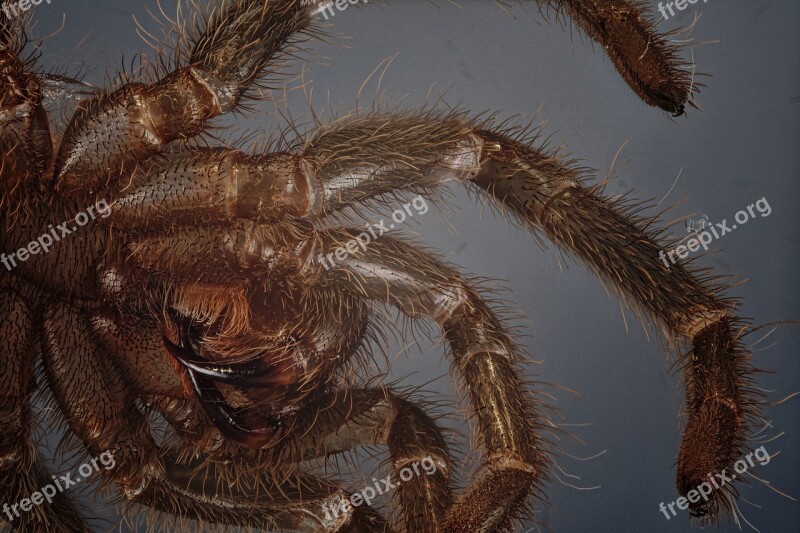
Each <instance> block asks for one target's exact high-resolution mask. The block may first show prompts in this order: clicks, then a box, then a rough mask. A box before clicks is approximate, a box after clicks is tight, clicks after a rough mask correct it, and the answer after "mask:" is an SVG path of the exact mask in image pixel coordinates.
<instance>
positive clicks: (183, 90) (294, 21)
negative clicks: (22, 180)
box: [55, 0, 310, 192]
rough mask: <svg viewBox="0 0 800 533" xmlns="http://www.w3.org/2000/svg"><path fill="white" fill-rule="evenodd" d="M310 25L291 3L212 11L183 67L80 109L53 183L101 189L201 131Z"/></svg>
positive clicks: (238, 0)
mask: <svg viewBox="0 0 800 533" xmlns="http://www.w3.org/2000/svg"><path fill="white" fill-rule="evenodd" d="M309 23H310V17H309V14H308V9H307V8H306V6H304V5H302V4H301V3H300V2H299V1H296V0H275V1H272V0H271V1H269V2H264V1H263V0H235V1H231V2H227V3H226V4H225V5H224V6H223V7H222V8H221V9H217V10H214V11H213V12H212V13H211V14H210V15H209V16H208V17H207V20H206V24H205V26H204V27H202V28H198V29H197V31H195V32H194V35H191V36H190V37H189V39H188V40H189V41H191V43H192V49H191V51H189V53H188V57H187V58H186V66H183V67H181V68H178V69H177V70H175V71H173V72H171V73H169V74H167V75H166V76H164V77H162V78H161V79H159V80H158V81H156V82H154V83H151V84H142V83H129V84H126V85H124V86H122V87H120V88H119V89H117V90H115V91H113V92H111V93H109V94H106V95H103V96H100V97H98V98H93V99H91V100H89V101H87V102H84V103H83V104H82V105H81V106H80V109H79V111H78V112H77V113H76V114H75V116H74V117H73V119H72V122H71V123H70V125H69V126H68V128H67V131H66V132H65V135H64V139H63V142H62V144H61V147H60V149H59V152H58V157H57V159H56V169H55V179H56V186H57V187H58V188H60V189H61V190H65V191H67V192H73V191H75V190H76V189H84V188H86V187H90V188H100V187H103V188H105V186H106V185H107V182H108V180H109V179H111V178H112V177H113V176H121V175H125V174H126V173H127V174H130V173H131V172H132V171H133V170H134V169H135V168H136V166H137V164H138V161H141V160H144V159H146V158H147V157H149V156H151V155H153V154H155V153H157V152H159V151H161V150H162V148H163V147H164V146H165V145H167V144H168V143H170V142H172V141H175V140H178V139H187V138H190V137H193V136H195V135H198V134H200V133H202V132H203V131H204V129H205V128H206V126H207V123H208V121H209V120H210V119H212V118H213V117H216V116H218V115H220V114H223V113H228V112H230V111H233V110H235V109H236V108H237V107H238V106H240V105H241V100H242V99H243V98H244V97H246V96H247V90H248V89H250V88H252V87H253V86H254V84H256V83H257V82H258V80H259V78H260V77H262V76H264V75H265V74H267V72H268V70H269V69H270V67H271V65H273V64H274V63H275V61H276V57H278V56H279V55H280V54H281V52H283V51H284V50H286V49H287V47H288V46H289V45H290V41H291V39H292V37H294V36H296V35H297V34H298V32H302V31H303V30H305V29H307V28H308V26H309Z"/></svg>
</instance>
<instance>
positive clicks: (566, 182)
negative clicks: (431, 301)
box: [474, 134, 759, 522]
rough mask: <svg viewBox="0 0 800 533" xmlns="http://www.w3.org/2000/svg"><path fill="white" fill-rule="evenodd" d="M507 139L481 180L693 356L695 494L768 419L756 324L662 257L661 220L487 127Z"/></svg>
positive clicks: (687, 441)
mask: <svg viewBox="0 0 800 533" xmlns="http://www.w3.org/2000/svg"><path fill="white" fill-rule="evenodd" d="M484 135H485V137H486V138H487V140H490V142H495V143H497V144H499V145H505V146H507V149H506V151H505V152H504V153H502V154H500V153H495V154H490V155H489V157H488V158H487V160H486V163H485V165H484V166H483V169H482V171H481V173H480V175H478V176H477V177H476V178H475V180H474V181H475V183H476V184H477V185H478V186H479V187H481V188H482V189H483V190H485V191H486V192H487V193H488V194H489V195H491V196H492V197H493V198H494V199H495V200H496V201H497V203H498V204H499V205H500V206H501V207H502V208H504V209H505V210H507V211H508V212H510V213H511V214H512V215H514V216H516V217H518V218H519V219H520V220H521V221H523V222H524V223H525V224H527V225H528V226H529V227H530V228H531V229H532V230H542V231H544V232H545V234H546V235H547V236H548V237H549V238H550V239H552V240H553V241H554V242H555V243H556V244H558V245H559V246H560V247H562V248H564V249H566V250H567V251H569V252H571V253H573V254H575V255H576V256H577V257H578V258H580V259H581V260H582V261H583V262H584V263H585V264H586V265H587V266H588V267H589V268H591V269H592V270H594V271H595V272H596V273H597V274H598V275H599V276H600V277H601V278H603V279H604V280H606V282H608V283H609V284H610V285H611V286H612V287H614V288H615V289H616V290H617V292H618V293H619V294H620V295H621V296H623V297H624V298H626V299H627V301H629V302H630V303H631V304H632V305H633V306H634V308H636V309H638V310H640V311H642V312H644V313H646V314H647V315H649V316H650V317H652V318H653V319H654V320H655V322H656V323H657V324H659V325H660V326H661V327H662V328H663V331H664V334H665V336H666V337H667V338H669V339H671V340H673V341H674V342H675V343H676V344H677V345H678V346H679V347H683V346H685V345H689V346H690V347H691V348H690V350H689V353H688V354H687V355H686V356H685V359H684V363H685V387H686V403H687V409H688V411H689V419H688V423H687V425H686V429H685V432H684V436H683V441H682V443H681V452H680V457H679V460H678V483H677V484H678V491H679V492H680V493H681V495H683V496H685V495H686V494H687V493H688V492H689V491H690V490H692V489H694V488H696V487H698V486H699V485H700V484H701V483H703V480H704V479H705V478H706V477H707V475H708V474H709V473H712V472H714V473H718V472H722V471H723V470H725V469H726V468H728V469H730V468H732V465H733V463H734V462H735V461H736V460H738V459H739V458H740V457H741V456H742V455H744V454H745V453H746V449H745V448H746V446H747V442H748V440H749V435H750V427H752V424H753V423H755V422H757V421H758V417H759V408H758V404H759V401H758V397H759V393H757V392H756V391H755V389H754V387H753V378H752V376H753V373H754V372H755V370H754V368H753V367H752V366H751V364H750V362H749V360H750V355H749V353H748V352H747V350H746V349H745V347H744V346H743V344H742V342H741V335H742V333H743V332H744V331H745V330H746V329H747V324H745V323H743V322H742V321H741V320H740V319H739V318H737V317H736V315H735V312H734V306H733V304H732V303H731V302H730V301H728V300H726V299H725V298H724V297H723V296H722V295H721V293H722V291H724V290H725V289H726V288H727V287H726V286H725V285H722V284H719V283H716V281H715V279H714V278H713V277H710V278H709V277H708V276H701V275H700V274H699V273H697V272H694V271H693V270H691V269H690V268H688V267H686V266H684V265H683V264H681V263H677V264H675V265H672V267H671V268H670V267H669V266H667V265H666V264H665V261H664V260H662V256H664V250H665V249H667V248H668V243H667V242H666V241H665V240H663V239H661V238H660V235H659V233H658V232H657V231H655V230H653V229H651V226H652V224H653V222H654V220H652V219H643V218H641V217H639V216H637V215H636V214H635V209H636V207H637V206H626V205H624V204H622V203H620V202H619V201H614V200H610V199H607V198H604V197H603V196H601V195H600V191H599V190H598V188H587V187H584V186H583V185H582V180H581V176H580V174H579V173H578V172H577V171H575V170H573V169H571V168H569V167H567V166H564V165H562V164H560V163H558V162H557V161H553V162H552V163H551V164H550V165H549V166H543V165H541V164H540V163H539V161H540V155H539V154H537V153H536V152H534V151H533V150H532V149H531V148H529V147H527V146H523V145H520V144H516V143H513V142H512V141H510V140H509V139H506V138H503V137H502V136H496V135H490V134H484ZM734 498H736V491H735V490H734V489H732V487H731V485H730V484H728V485H725V486H724V487H722V488H720V490H716V489H715V491H714V492H713V494H712V495H711V499H710V500H709V501H708V502H705V501H700V502H696V503H691V504H690V509H691V511H692V513H693V514H695V515H696V516H701V517H704V521H707V522H711V521H714V520H715V519H716V518H717V517H718V516H719V513H720V512H726V511H731V509H732V500H733V499H734Z"/></svg>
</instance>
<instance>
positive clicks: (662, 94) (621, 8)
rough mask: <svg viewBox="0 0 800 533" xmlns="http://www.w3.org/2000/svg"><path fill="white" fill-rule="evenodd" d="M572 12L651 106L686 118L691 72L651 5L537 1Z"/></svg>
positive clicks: (622, 0) (627, 0)
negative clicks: (658, 24) (660, 26)
mask: <svg viewBox="0 0 800 533" xmlns="http://www.w3.org/2000/svg"><path fill="white" fill-rule="evenodd" d="M537 3H538V4H539V5H540V6H542V7H545V6H552V7H554V8H555V9H556V10H558V11H559V12H564V13H567V14H568V15H569V16H570V17H571V18H572V20H573V21H575V24H576V25H577V26H578V28H580V29H581V30H583V31H584V32H585V33H586V35H587V36H588V37H589V38H590V39H592V40H593V41H595V42H596V43H597V44H599V45H600V46H601V47H602V48H603V50H604V51H605V52H606V54H608V57H609V58H610V59H611V62H612V63H613V64H614V66H615V67H616V69H617V72H619V73H620V75H621V76H622V78H623V79H624V80H625V82H626V83H627V84H628V85H629V86H630V88H631V89H633V91H634V92H635V93H636V94H637V95H638V96H639V98H641V99H642V101H644V102H645V103H646V104H649V105H651V106H656V107H660V108H661V109H663V110H665V111H669V112H670V113H672V115H673V116H676V117H677V116H680V115H683V114H684V110H685V107H686V105H687V104H689V105H692V104H691V97H692V91H693V90H696V89H697V88H698V87H697V85H693V83H692V76H691V71H690V70H687V68H685V67H691V66H692V65H684V64H682V63H681V62H680V60H678V59H677V54H678V51H679V46H676V45H674V44H671V43H669V41H668V38H669V36H670V35H669V34H667V35H664V34H661V33H659V32H658V30H656V21H655V20H654V19H653V18H652V17H651V16H650V15H648V14H647V11H648V10H649V9H650V6H649V5H647V4H645V3H644V2H640V1H639V0H592V1H589V2H587V1H586V0H537Z"/></svg>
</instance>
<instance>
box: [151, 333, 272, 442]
mask: <svg viewBox="0 0 800 533" xmlns="http://www.w3.org/2000/svg"><path fill="white" fill-rule="evenodd" d="M163 342H164V347H165V348H166V349H167V351H168V352H169V353H170V355H172V356H173V357H174V358H175V359H176V360H177V361H178V362H179V363H181V365H182V366H183V367H184V368H185V369H186V371H187V373H188V375H189V378H190V380H191V382H192V389H193V391H194V394H195V396H196V397H197V399H198V400H199V401H200V404H201V405H202V406H203V410H204V411H205V412H206V414H207V415H208V417H209V418H210V419H211V421H212V422H213V423H214V425H215V426H216V427H217V429H219V431H220V433H222V435H223V436H225V437H226V438H228V439H230V440H232V441H233V442H236V443H237V444H240V445H241V446H243V447H245V448H250V449H258V448H264V447H268V446H271V445H274V444H275V443H276V442H277V441H278V440H279V439H280V437H281V436H282V433H283V432H282V430H283V428H284V427H285V424H284V421H283V419H282V417H279V416H278V417H276V416H268V417H267V418H266V420H264V422H265V425H264V426H261V427H254V426H252V425H249V422H248V421H247V420H245V417H244V416H242V413H241V410H240V409H235V408H233V407H231V405H230V404H228V403H227V401H226V400H225V397H224V396H223V394H222V393H221V392H220V391H219V389H218V388H217V386H216V384H215V382H220V383H228V384H231V385H238V386H242V385H245V386H246V385H249V386H253V387H267V386H269V385H271V384H274V383H276V382H279V380H276V379H274V377H273V378H270V374H272V373H274V371H275V369H274V368H270V367H268V366H267V365H266V364H265V363H264V362H263V359H262V358H259V359H258V360H256V361H253V362H248V363H239V364H230V365H224V364H215V363H211V362H209V361H205V360H203V359H202V358H201V357H200V356H199V355H197V354H196V353H195V351H194V349H193V348H192V344H191V342H190V341H189V340H188V336H186V335H182V340H181V345H180V346H177V345H175V344H174V343H173V342H172V341H170V340H169V339H168V338H166V337H164V338H163ZM234 369H236V370H234ZM237 371H238V372H237Z"/></svg>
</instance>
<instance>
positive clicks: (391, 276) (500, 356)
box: [320, 230, 555, 532]
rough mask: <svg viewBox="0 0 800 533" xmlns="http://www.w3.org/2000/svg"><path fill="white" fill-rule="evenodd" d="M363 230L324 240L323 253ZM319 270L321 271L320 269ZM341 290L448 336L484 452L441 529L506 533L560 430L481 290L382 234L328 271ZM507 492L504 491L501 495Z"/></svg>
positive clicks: (534, 487) (540, 476)
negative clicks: (549, 436) (429, 323)
mask: <svg viewBox="0 0 800 533" xmlns="http://www.w3.org/2000/svg"><path fill="white" fill-rule="evenodd" d="M358 233H359V231H358V230H352V231H338V232H331V233H328V234H326V235H325V239H324V242H325V244H324V247H323V250H333V249H335V248H336V247H338V246H341V244H342V243H343V242H347V241H350V240H352V239H354V238H355V236H356V235H357V234H358ZM320 269H321V268H320ZM323 276H324V277H325V278H326V279H329V281H330V282H331V283H335V284H337V285H338V286H340V287H341V288H342V289H343V290H347V291H352V292H354V293H356V294H358V295H360V296H362V297H366V298H370V299H373V300H376V301H379V302H381V303H384V304H391V305H394V306H396V307H397V308H398V309H400V310H401V311H402V312H403V313H405V314H407V315H408V316H410V317H413V318H428V319H431V320H433V321H435V322H436V323H437V324H438V325H439V326H440V327H441V328H442V330H443V331H444V335H445V337H446V338H447V340H448V342H449V343H450V348H451V351H452V355H453V357H454V360H455V367H456V368H457V370H458V372H459V375H460V377H461V380H462V382H463V385H464V387H465V390H466V395H467V397H468V399H469V403H470V406H471V409H472V413H473V417H474V419H475V421H476V426H477V430H478V434H479V435H480V439H481V443H482V445H483V447H484V449H485V454H486V455H485V460H486V462H485V464H484V467H483V469H482V472H481V474H480V475H479V476H478V478H477V481H475V482H474V483H473V485H472V486H471V487H470V489H469V490H468V492H467V493H466V494H465V495H464V496H462V497H461V498H460V499H459V500H457V501H456V503H455V504H454V505H453V506H452V507H451V508H450V510H449V511H448V513H447V516H446V518H445V521H444V524H443V525H442V529H441V530H442V531H445V532H461V531H496V530H505V529H504V528H508V527H509V526H510V522H511V520H513V518H515V517H516V515H517V513H518V511H519V509H520V508H522V507H524V506H526V505H527V504H528V500H529V496H531V495H533V494H537V495H538V496H540V497H541V496H542V492H541V486H540V484H541V483H542V482H543V481H545V480H546V479H547V478H548V476H547V469H548V466H549V464H550V458H549V455H548V452H547V449H548V443H547V442H546V440H545V439H544V438H543V437H542V436H541V434H542V433H543V432H544V431H548V430H550V429H553V428H555V425H554V424H553V423H552V422H550V421H549V419H547V418H546V417H545V416H544V415H543V414H542V412H541V409H540V406H539V405H538V404H537V402H536V401H535V398H534V397H533V395H532V394H531V393H530V392H529V391H528V390H527V384H526V383H525V381H524V379H523V378H522V376H521V374H520V372H519V369H518V368H517V365H518V363H519V361H520V360H519V355H518V354H519V351H518V349H517V348H516V346H515V345H514V343H513V341H512V339H511V337H510V336H509V335H508V333H507V332H506V330H505V328H504V327H503V325H502V324H501V322H500V321H499V320H498V318H497V317H496V316H495V314H494V313H493V312H492V311H491V310H490V309H489V306H488V305H487V304H486V302H485V301H484V300H483V299H482V298H481V296H480V295H479V294H478V292H477V291H476V290H475V289H474V288H472V287H471V286H470V284H469V283H468V282H467V281H465V280H464V279H463V277H462V276H461V275H460V274H459V273H457V272H456V271H454V270H453V269H451V268H450V267H448V266H446V265H444V264H442V263H441V262H439V261H438V260H436V259H434V258H432V257H431V256H429V255H427V254H425V253H422V252H420V251H418V250H417V249H415V248H414V247H413V246H411V245H409V244H407V243H405V242H402V241H399V240H396V239H393V238H390V237H383V238H381V239H379V240H377V241H373V242H372V243H371V245H370V246H369V248H367V249H366V250H365V251H358V252H356V253H355V254H353V255H352V256H350V257H348V258H347V259H346V260H345V261H343V262H341V263H339V264H337V265H336V267H335V268H334V269H332V270H330V271H329V272H327V273H326V274H323ZM499 486H502V487H504V490H503V491H498V490H496V489H497V487H499Z"/></svg>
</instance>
